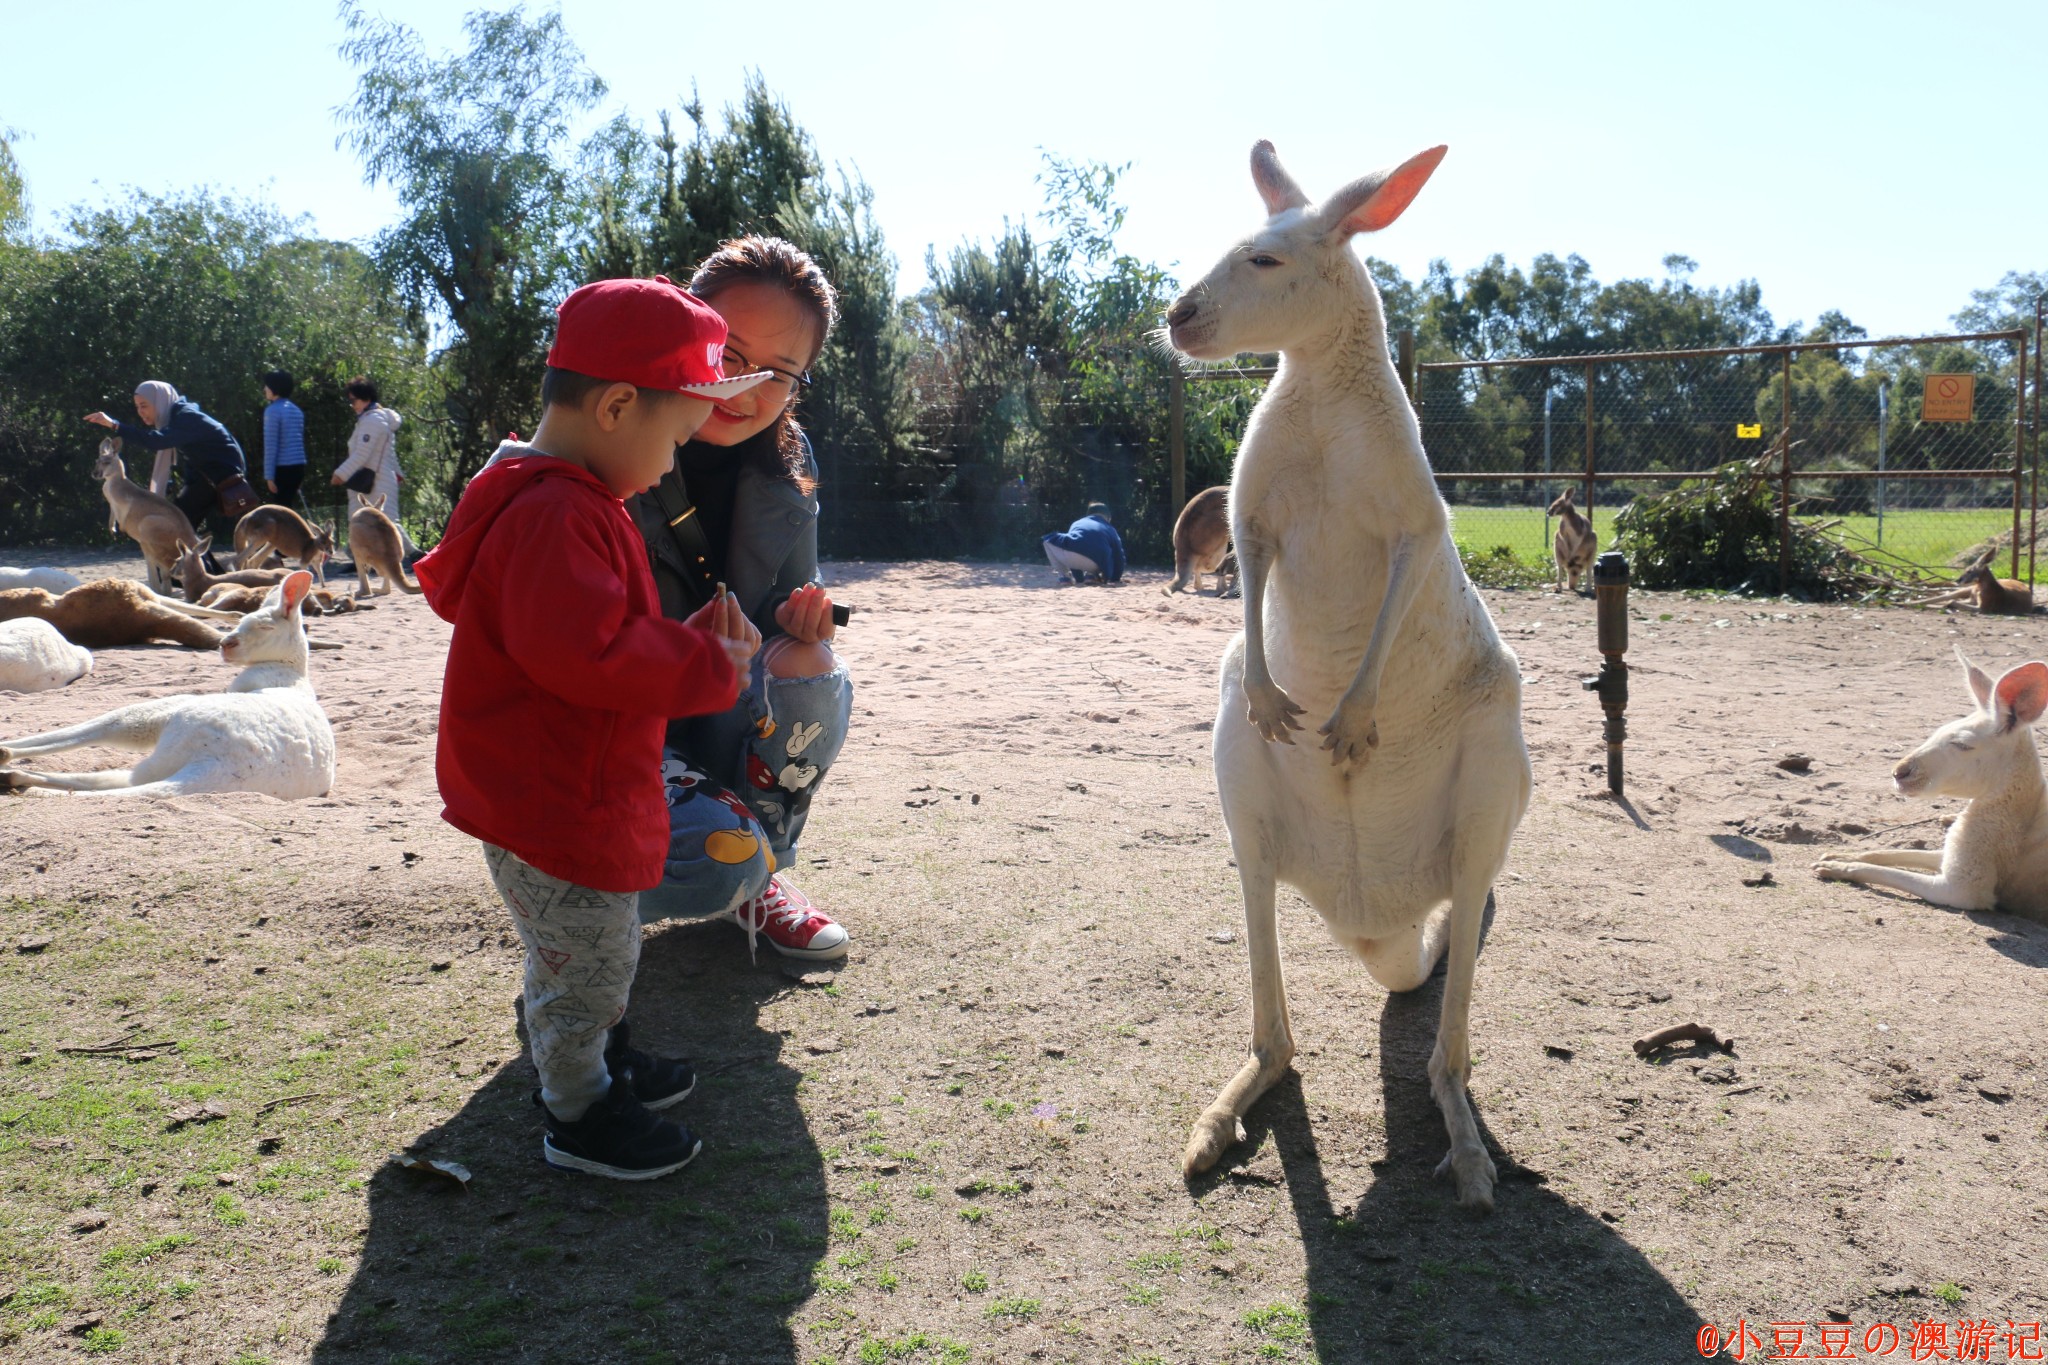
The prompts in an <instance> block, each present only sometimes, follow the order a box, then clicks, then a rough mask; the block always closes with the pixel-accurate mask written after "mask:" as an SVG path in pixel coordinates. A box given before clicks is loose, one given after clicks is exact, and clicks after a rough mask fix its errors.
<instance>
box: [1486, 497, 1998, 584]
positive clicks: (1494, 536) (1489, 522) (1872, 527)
mask: <svg viewBox="0 0 2048 1365" xmlns="http://www.w3.org/2000/svg"><path fill="white" fill-rule="evenodd" d="M1617 510H1619V509H1617V508H1608V507H1595V508H1594V509H1593V527H1594V529H1595V530H1596V531H1597V532H1599V535H1600V544H1601V546H1602V547H1603V548H1604V547H1606V546H1607V545H1609V544H1611V543H1612V541H1613V537H1614V514H1615V512H1616V511H1617ZM1809 520H1815V521H1840V523H1841V527H1840V531H1839V532H1838V534H1839V535H1840V536H1842V537H1843V538H1844V539H1845V540H1846V541H1847V542H1848V543H1849V544H1851V545H1853V546H1855V547H1856V548H1858V549H1867V548H1868V547H1869V546H1871V545H1875V544H1877V543H1878V530H1877V518H1876V517H1875V516H1870V515H1862V514H1857V515H1845V516H1840V517H1834V516H1824V517H1814V518H1809ZM2011 529H2012V511H2011V509H2010V508H1996V507H1984V508H1980V507H1971V508H1915V509H1911V510H1907V511H1895V512H1887V513H1886V514H1885V518H1884V540H1883V542H1882V544H1883V549H1884V552H1885V557H1886V558H1887V559H1892V560H1894V561H1895V562H1897V563H1899V564H1903V565H1908V566H1911V567H1913V568H1917V569H1920V570H1922V571H1924V572H1926V573H1927V574H1929V575H1930V576H1932V577H1938V578H1943V579H1949V578H1953V577H1954V576H1955V569H1954V568H1953V567H1952V562H1953V560H1954V559H1955V557H1956V556H1957V555H1959V554H1961V553H1962V552H1963V551H1964V550H1967V549H1969V548H1970V547H1971V546H1973V545H1977V544H1980V543H1982V542H1983V541H1985V540H1988V539H1990V538H1991V537H1992V536H1994V535H1997V534H1998V533H1999V532H2001V531H2010V530H2011ZM2021 529H2022V532H2024V530H2025V527H2024V525H2023V526H2022V528H2021ZM1556 530H1557V522H1556V520H1555V519H1554V518H1553V519H1550V520H1549V521H1547V522H1546V520H1545V518H1544V515H1543V509H1542V508H1540V507H1473V506H1464V507H1453V508H1452V509H1451V534H1452V536H1453V538H1455V539H1456V540H1457V542H1458V544H1459V547H1460V548H1461V549H1463V550H1465V551H1466V552H1468V553H1470V552H1479V553H1485V552H1487V551H1490V550H1492V549H1493V548H1494V547H1495V546H1497V545H1505V546H1507V547H1508V548H1509V549H1510V550H1512V551H1513V552H1514V554H1515V557H1516V558H1517V559H1520V560H1522V561H1524V562H1526V563H1529V564H1537V565H1548V564H1549V563H1550V536H1551V535H1552V534H1554V533H1555V532H1556ZM2008 562H2009V561H2006V560H2004V559H2003V558H2001V560H2000V563H1999V564H1998V566H1997V568H1998V571H1999V572H2000V573H2001V574H2003V573H2006V572H2007V571H2008ZM2026 572H2027V565H2026V562H2025V560H2024V557H2023V558H2022V560H2021V563H2020V576H2021V577H2023V578H2024V577H2025V576H2026Z"/></svg>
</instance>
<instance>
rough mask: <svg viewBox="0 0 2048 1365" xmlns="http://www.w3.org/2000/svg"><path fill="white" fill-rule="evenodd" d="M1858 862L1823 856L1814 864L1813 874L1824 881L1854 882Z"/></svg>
mask: <svg viewBox="0 0 2048 1365" xmlns="http://www.w3.org/2000/svg"><path fill="white" fill-rule="evenodd" d="M1855 867H1856V864H1854V863H1852V862H1848V861H1845V860H1843V859H1841V858H1823V859H1821V860H1820V861H1819V862H1817V863H1815V864H1814V865H1813V875H1814V876H1816V877H1818V878H1820V879H1821V880H1822V881H1824V882H1853V881H1855V880H1856V877H1855Z"/></svg>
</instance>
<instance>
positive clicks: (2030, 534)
mask: <svg viewBox="0 0 2048 1365" xmlns="http://www.w3.org/2000/svg"><path fill="white" fill-rule="evenodd" d="M2044 311H2048V294H2036V295H2035V296H2034V421H2033V428H2034V510H2033V512H2032V514H2031V515H2030V516H2029V517H2028V520H2027V586H2028V587H2030V588H2031V587H2033V586H2034V568H2035V565H2034V560H2035V556H2036V554H2037V553H2038V551H2039V549H2040V544H2041V354H2042V352H2043V351H2048V346H2043V345H2042V344H2041V340H2042V334H2041V322H2042V314H2043V312H2044Z"/></svg>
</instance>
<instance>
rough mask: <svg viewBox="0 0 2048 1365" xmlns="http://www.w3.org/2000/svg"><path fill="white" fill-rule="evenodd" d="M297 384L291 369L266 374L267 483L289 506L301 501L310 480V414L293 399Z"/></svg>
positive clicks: (264, 419) (264, 482)
mask: <svg viewBox="0 0 2048 1365" xmlns="http://www.w3.org/2000/svg"><path fill="white" fill-rule="evenodd" d="M297 387H298V385H297V384H296V382H294V380H293V379H292V377H291V373H290V372H289V371H287V370H272V371H271V372H270V373H269V374H266V375H264V376H263V403H264V407H263V486H264V487H265V488H268V489H269V490H270V491H271V492H273V493H275V494H277V500H278V502H280V503H282V504H283V505H284V506H286V507H290V506H291V505H292V504H293V503H294V502H300V499H299V485H301V484H303V483H304V482H305V481H306V414H305V413H304V412H302V411H301V410H300V409H299V405H298V404H297V403H294V402H293V401H292V390H293V389H295V388H297ZM300 505H301V506H303V505H304V504H303V502H300Z"/></svg>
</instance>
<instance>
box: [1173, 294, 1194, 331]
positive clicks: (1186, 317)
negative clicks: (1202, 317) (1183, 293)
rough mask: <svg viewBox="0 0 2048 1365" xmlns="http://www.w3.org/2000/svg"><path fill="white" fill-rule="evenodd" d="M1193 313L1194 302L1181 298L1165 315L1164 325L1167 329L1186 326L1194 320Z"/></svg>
mask: <svg viewBox="0 0 2048 1365" xmlns="http://www.w3.org/2000/svg"><path fill="white" fill-rule="evenodd" d="M1195 311H1196V309H1195V301H1194V300H1193V299H1190V298H1183V299H1181V301H1180V302H1179V303H1176V304H1174V305H1173V308H1172V310H1171V311H1170V312H1168V313H1167V315H1166V325H1167V326H1168V327H1183V326H1186V325H1187V324H1188V323H1190V322H1193V321H1194V320H1195Z"/></svg>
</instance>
